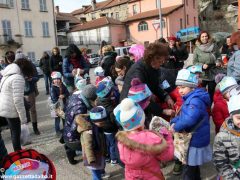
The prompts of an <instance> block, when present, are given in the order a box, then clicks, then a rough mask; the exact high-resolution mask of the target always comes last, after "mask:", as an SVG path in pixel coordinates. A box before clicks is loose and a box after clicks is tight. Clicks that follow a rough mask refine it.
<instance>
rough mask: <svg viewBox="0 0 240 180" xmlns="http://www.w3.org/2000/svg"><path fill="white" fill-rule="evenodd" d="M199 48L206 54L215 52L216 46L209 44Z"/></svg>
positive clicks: (201, 45)
mask: <svg viewBox="0 0 240 180" xmlns="http://www.w3.org/2000/svg"><path fill="white" fill-rule="evenodd" d="M198 48H199V49H200V50H201V51H203V52H206V53H210V52H212V51H213V48H214V44H213V43H212V42H208V43H207V44H200V45H199V46H198Z"/></svg>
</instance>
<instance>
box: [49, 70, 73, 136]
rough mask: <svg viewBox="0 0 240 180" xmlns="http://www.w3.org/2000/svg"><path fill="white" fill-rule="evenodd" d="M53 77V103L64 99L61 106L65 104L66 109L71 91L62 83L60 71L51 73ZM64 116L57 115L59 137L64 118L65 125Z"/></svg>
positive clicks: (56, 126)
mask: <svg viewBox="0 0 240 180" xmlns="http://www.w3.org/2000/svg"><path fill="white" fill-rule="evenodd" d="M51 78H52V86H51V92H50V96H51V100H52V103H53V104H57V103H59V102H60V101H62V102H63V103H62V105H61V106H63V107H62V109H63V111H64V110H65V106H66V101H67V98H68V96H69V92H68V90H67V88H66V86H65V85H64V84H63V83H62V75H61V73H60V72H57V71H53V72H52V74H51ZM60 104H61V103H60ZM63 118H64V117H60V116H57V117H55V131H56V136H58V137H59V136H60V135H61V134H62V133H61V130H60V119H62V123H63V126H64V119H63Z"/></svg>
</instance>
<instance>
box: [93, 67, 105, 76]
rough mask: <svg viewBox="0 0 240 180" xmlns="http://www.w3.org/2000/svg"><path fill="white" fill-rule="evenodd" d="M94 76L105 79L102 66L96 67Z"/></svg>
mask: <svg viewBox="0 0 240 180" xmlns="http://www.w3.org/2000/svg"><path fill="white" fill-rule="evenodd" d="M94 74H95V76H100V77H104V69H103V68H102V67H101V66H99V67H96V68H95V70H94Z"/></svg>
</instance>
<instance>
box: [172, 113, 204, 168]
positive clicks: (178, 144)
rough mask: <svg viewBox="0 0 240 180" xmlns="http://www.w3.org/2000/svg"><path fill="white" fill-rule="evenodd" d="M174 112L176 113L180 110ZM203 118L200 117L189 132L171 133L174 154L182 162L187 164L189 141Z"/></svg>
mask: <svg viewBox="0 0 240 180" xmlns="http://www.w3.org/2000/svg"><path fill="white" fill-rule="evenodd" d="M180 110H181V108H180V109H179V111H178V112H177V113H176V115H177V114H178V113H179V112H180ZM203 121H204V119H202V120H201V121H200V122H199V123H198V124H197V125H196V126H195V127H194V128H193V129H192V130H191V132H175V133H173V136H174V141H173V144H174V156H175V157H176V158H177V159H178V160H179V161H181V162H182V163H183V164H187V157H188V149H189V145H190V141H191V139H192V135H193V133H194V131H195V130H197V128H199V126H200V125H201V124H202V122H203Z"/></svg>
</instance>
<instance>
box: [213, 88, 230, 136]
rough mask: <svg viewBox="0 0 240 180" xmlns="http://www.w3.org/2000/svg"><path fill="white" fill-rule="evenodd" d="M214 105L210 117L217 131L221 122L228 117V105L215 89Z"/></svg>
mask: <svg viewBox="0 0 240 180" xmlns="http://www.w3.org/2000/svg"><path fill="white" fill-rule="evenodd" d="M213 102H214V106H213V109H212V118H213V122H214V124H215V131H216V133H218V132H219V130H220V127H221V126H222V123H223V122H224V121H225V119H226V118H227V117H229V112H228V106H227V102H226V100H225V99H224V98H223V96H222V94H221V92H220V91H219V90H217V91H216V92H215V94H214V97H213Z"/></svg>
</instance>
